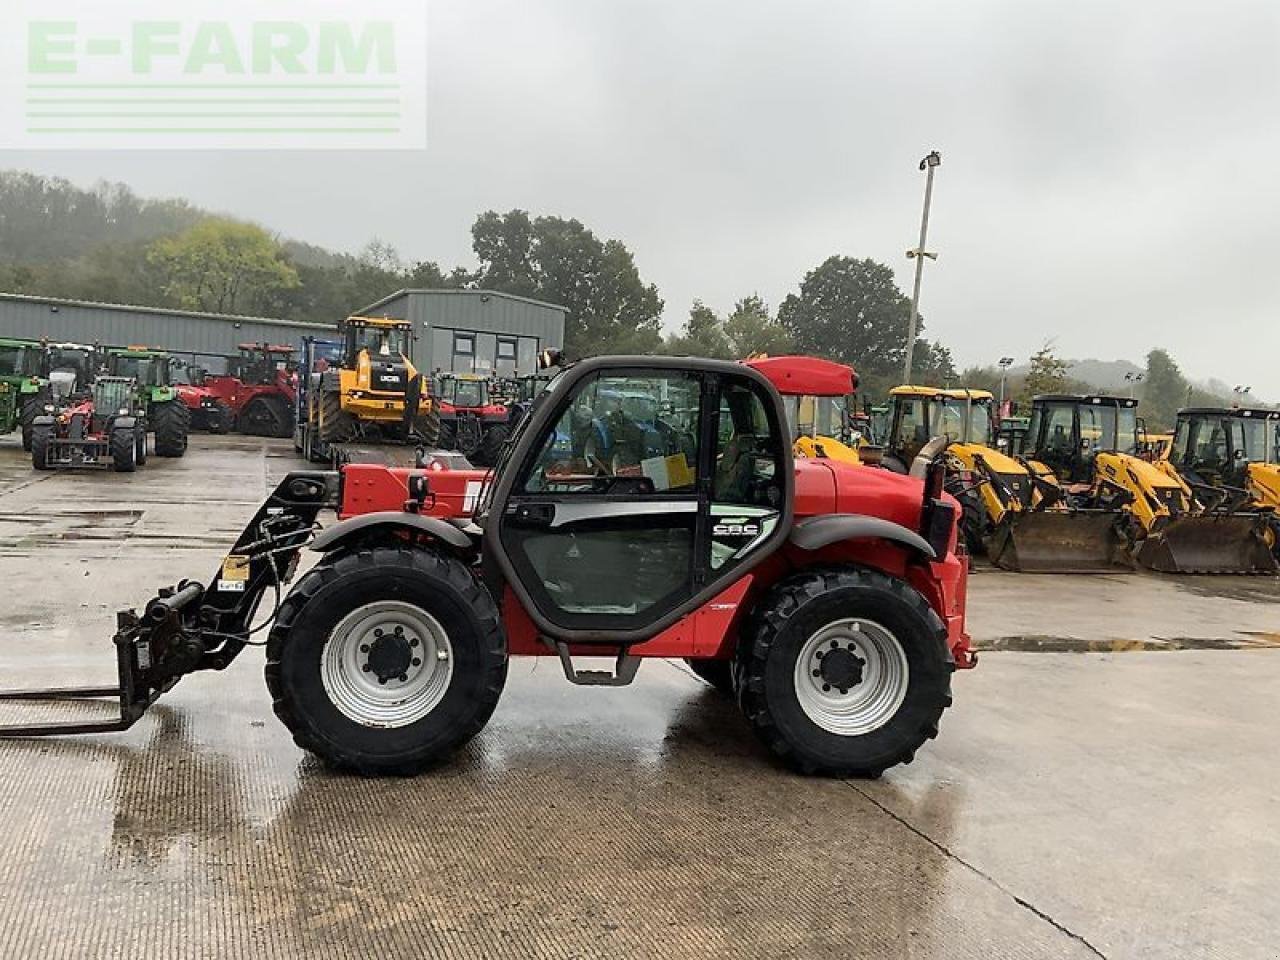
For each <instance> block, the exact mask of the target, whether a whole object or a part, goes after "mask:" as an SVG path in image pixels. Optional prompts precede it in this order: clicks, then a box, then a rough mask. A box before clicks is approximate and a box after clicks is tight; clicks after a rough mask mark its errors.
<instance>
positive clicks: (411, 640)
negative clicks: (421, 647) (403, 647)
mask: <svg viewBox="0 0 1280 960" xmlns="http://www.w3.org/2000/svg"><path fill="white" fill-rule="evenodd" d="M417 645H418V638H417V637H410V638H409V646H411V647H416V646H417Z"/></svg>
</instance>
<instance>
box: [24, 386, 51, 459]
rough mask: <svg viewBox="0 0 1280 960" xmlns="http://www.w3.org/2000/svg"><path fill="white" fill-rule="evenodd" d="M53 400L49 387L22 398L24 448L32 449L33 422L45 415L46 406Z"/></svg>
mask: <svg viewBox="0 0 1280 960" xmlns="http://www.w3.org/2000/svg"><path fill="white" fill-rule="evenodd" d="M51 401H52V397H51V395H50V393H49V388H48V387H41V388H40V389H39V390H37V391H36V392H35V393H28V394H26V395H25V396H24V397H23V398H22V412H21V413H20V414H19V415H18V416H19V422H20V423H21V424H22V449H23V450H26V451H28V452H29V451H30V450H31V438H32V435H33V431H32V424H34V423H35V419H36V417H40V416H44V408H45V407H46V406H47V405H48V404H49V403H50V402H51Z"/></svg>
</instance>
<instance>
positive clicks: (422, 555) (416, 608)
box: [266, 547, 507, 775]
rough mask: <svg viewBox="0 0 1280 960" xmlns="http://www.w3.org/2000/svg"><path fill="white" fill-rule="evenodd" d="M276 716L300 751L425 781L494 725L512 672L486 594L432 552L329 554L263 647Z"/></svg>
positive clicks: (344, 765) (461, 569) (290, 600)
mask: <svg viewBox="0 0 1280 960" xmlns="http://www.w3.org/2000/svg"><path fill="white" fill-rule="evenodd" d="M266 676H267V686H268V687H269V688H270V690H271V694H272V697H273V698H274V700H275V711H276V715H277V716H278V717H279V718H280V719H281V720H282V721H283V722H284V724H285V726H287V727H288V728H289V730H290V731H291V732H292V733H293V737H294V741H295V742H296V743H297V744H298V746H300V747H302V748H303V749H304V750H309V751H311V752H312V753H314V754H317V755H318V756H319V757H320V758H321V759H323V760H324V761H325V762H326V763H328V764H329V765H331V766H334V767H337V768H340V769H349V770H354V771H356V772H358V773H363V774H368V775H382V774H397V775H407V774H413V773H418V772H420V771H422V770H424V769H426V768H428V767H430V766H432V765H434V764H436V763H439V762H440V761H442V760H444V759H446V758H447V757H449V756H450V755H451V754H453V753H454V752H455V751H456V750H457V749H458V748H459V747H461V746H462V745H463V744H464V743H466V742H467V741H468V740H470V739H471V738H472V737H473V736H475V734H477V733H478V732H479V731H480V730H481V729H482V728H483V727H484V725H485V723H487V722H488V720H489V717H490V715H491V714H492V713H493V709H494V707H495V706H496V705H497V702H498V697H499V695H500V694H501V693H502V688H503V685H504V683H505V682H506V676H507V651H506V640H505V637H504V636H503V632H502V626H501V622H500V620H499V616H498V610H497V607H496V606H495V605H494V602H493V599H492V598H491V597H490V595H489V592H488V590H486V589H485V587H484V586H483V584H481V583H480V581H479V580H477V579H476V578H475V577H474V576H473V575H472V573H471V571H470V570H468V569H467V568H466V567H465V566H464V565H463V564H462V563H461V562H459V561H458V560H456V559H454V558H453V557H450V556H447V555H445V554H442V553H438V552H435V551H432V550H428V549H421V548H396V547H377V548H374V549H372V550H361V551H359V552H348V553H343V554H341V555H339V556H337V557H336V558H333V559H330V558H326V559H325V560H324V561H323V562H322V563H321V564H320V565H319V566H317V567H316V568H315V569H313V570H312V571H311V572H310V573H308V574H307V575H306V576H305V577H303V578H302V579H301V580H300V581H299V582H298V585H297V586H296V587H295V588H294V589H293V591H292V592H291V593H290V594H289V596H288V597H287V598H286V600H285V602H284V604H283V605H282V606H281V609H280V613H279V615H278V616H277V617H276V622H275V626H274V627H272V630H271V634H270V637H269V639H268V641H267V669H266Z"/></svg>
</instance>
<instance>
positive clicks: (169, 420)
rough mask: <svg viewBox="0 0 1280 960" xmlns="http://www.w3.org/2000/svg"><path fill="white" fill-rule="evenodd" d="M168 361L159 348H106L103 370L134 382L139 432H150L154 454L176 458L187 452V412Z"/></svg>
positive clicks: (188, 411) (166, 355) (188, 419)
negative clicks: (139, 416) (153, 438)
mask: <svg viewBox="0 0 1280 960" xmlns="http://www.w3.org/2000/svg"><path fill="white" fill-rule="evenodd" d="M171 364H172V360H171V358H170V356H169V354H167V353H165V352H164V351H162V350H150V349H147V348H145V347H127V348H124V349H120V348H111V349H109V350H107V362H106V371H105V372H106V373H107V374H109V375H110V376H112V377H130V378H132V379H133V381H134V383H135V384H136V385H137V386H136V390H137V395H136V397H135V398H134V403H133V404H132V406H133V407H134V408H135V409H137V410H140V411H142V415H143V432H150V433H154V434H155V436H156V440H155V447H154V449H155V454H156V456H158V457H180V456H182V455H183V454H184V453H186V452H187V434H188V433H189V432H190V430H191V411H190V410H189V409H188V408H187V406H186V404H184V403H183V402H182V398H181V397H179V396H178V387H177V385H176V383H175V381H174V379H173V376H172V370H171Z"/></svg>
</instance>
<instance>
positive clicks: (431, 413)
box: [410, 403, 440, 450]
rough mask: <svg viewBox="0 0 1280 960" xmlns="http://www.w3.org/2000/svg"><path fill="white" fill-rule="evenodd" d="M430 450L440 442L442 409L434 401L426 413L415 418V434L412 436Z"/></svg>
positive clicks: (412, 438)
mask: <svg viewBox="0 0 1280 960" xmlns="http://www.w3.org/2000/svg"><path fill="white" fill-rule="evenodd" d="M410 439H411V440H415V441H416V442H418V443H420V444H422V446H424V447H426V448H427V449H428V450H434V449H436V445H437V444H438V443H439V442H440V411H439V409H437V407H436V405H435V404H434V403H433V404H432V405H431V409H430V410H428V411H427V412H426V413H419V414H418V415H417V416H416V417H414V418H413V436H412V437H411V438H410Z"/></svg>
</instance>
